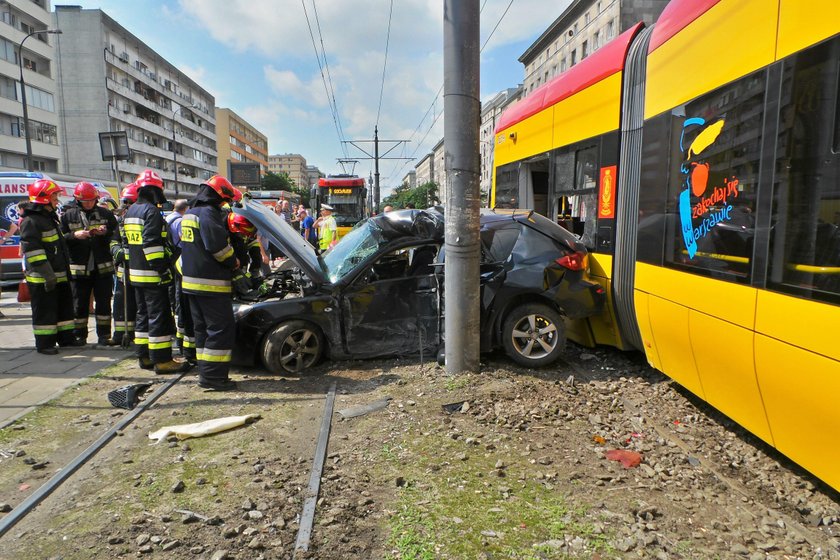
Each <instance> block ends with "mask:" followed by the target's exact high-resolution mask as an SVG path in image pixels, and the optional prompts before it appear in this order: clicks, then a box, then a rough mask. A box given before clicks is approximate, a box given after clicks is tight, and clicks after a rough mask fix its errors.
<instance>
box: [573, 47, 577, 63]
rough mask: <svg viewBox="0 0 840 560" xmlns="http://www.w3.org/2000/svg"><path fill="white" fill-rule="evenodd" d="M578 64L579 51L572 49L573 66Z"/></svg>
mask: <svg viewBox="0 0 840 560" xmlns="http://www.w3.org/2000/svg"><path fill="white" fill-rule="evenodd" d="M575 64H577V49H572V66H574V65H575Z"/></svg>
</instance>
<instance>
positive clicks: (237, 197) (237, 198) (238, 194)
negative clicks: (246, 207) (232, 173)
mask: <svg viewBox="0 0 840 560" xmlns="http://www.w3.org/2000/svg"><path fill="white" fill-rule="evenodd" d="M240 200H242V191H240V190H239V189H237V188H236V187H233V202H234V204H235V203H237V202H239V201H240Z"/></svg>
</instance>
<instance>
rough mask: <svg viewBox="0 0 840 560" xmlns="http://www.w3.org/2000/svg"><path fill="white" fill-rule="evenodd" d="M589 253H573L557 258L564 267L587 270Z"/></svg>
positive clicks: (557, 261)
mask: <svg viewBox="0 0 840 560" xmlns="http://www.w3.org/2000/svg"><path fill="white" fill-rule="evenodd" d="M588 260H589V255H588V254H587V253H581V252H577V253H571V254H569V255H566V256H564V257H560V258H559V259H557V260H555V261H554V262H556V263H557V264H559V265H560V266H562V267H563V268H568V269H569V270H586V265H587V264H588Z"/></svg>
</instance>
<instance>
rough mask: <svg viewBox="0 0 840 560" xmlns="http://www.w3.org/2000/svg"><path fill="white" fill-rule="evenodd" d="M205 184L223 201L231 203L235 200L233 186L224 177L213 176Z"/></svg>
mask: <svg viewBox="0 0 840 560" xmlns="http://www.w3.org/2000/svg"><path fill="white" fill-rule="evenodd" d="M203 184H205V185H207V186H208V187H210V188H211V189H213V190H214V191H216V194H218V195H219V196H220V197H222V200H226V201H228V202H230V201H231V200H233V199H234V196H235V193H234V188H233V185H231V184H230V181H228V180H227V179H225V178H224V177H222V176H221V175H213V176H212V177H210V178H209V179H207V181H205V182H204V183H203Z"/></svg>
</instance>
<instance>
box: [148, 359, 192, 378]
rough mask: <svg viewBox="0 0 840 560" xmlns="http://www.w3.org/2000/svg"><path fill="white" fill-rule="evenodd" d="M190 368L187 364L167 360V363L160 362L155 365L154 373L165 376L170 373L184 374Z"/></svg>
mask: <svg viewBox="0 0 840 560" xmlns="http://www.w3.org/2000/svg"><path fill="white" fill-rule="evenodd" d="M190 368H192V365H190V363H189V362H179V361H177V360H169V361H168V362H161V363H159V364H155V373H156V374H158V375H167V374H170V373H184V372H186V371H189V370H190Z"/></svg>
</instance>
